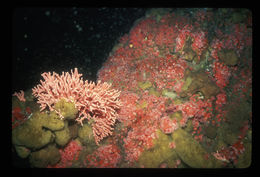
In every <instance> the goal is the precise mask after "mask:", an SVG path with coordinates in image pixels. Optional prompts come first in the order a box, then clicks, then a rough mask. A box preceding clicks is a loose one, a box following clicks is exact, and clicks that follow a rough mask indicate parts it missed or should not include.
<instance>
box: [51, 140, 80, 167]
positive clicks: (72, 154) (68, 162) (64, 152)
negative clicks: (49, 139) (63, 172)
mask: <svg viewBox="0 0 260 177" xmlns="http://www.w3.org/2000/svg"><path fill="white" fill-rule="evenodd" d="M81 150H82V147H81V145H79V143H78V142H77V141H70V142H69V144H68V145H67V146H66V147H65V148H64V149H59V152H60V155H61V160H60V161H59V162H58V163H57V164H56V165H54V166H50V165H49V166H48V168H68V167H71V166H72V164H73V162H75V161H77V160H78V159H79V153H80V151H81Z"/></svg>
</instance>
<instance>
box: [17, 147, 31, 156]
mask: <svg viewBox="0 0 260 177" xmlns="http://www.w3.org/2000/svg"><path fill="white" fill-rule="evenodd" d="M15 151H16V153H17V155H18V156H19V157H21V158H22V159H25V158H26V157H28V156H29V155H30V153H31V151H30V150H29V149H28V148H26V147H24V146H15Z"/></svg>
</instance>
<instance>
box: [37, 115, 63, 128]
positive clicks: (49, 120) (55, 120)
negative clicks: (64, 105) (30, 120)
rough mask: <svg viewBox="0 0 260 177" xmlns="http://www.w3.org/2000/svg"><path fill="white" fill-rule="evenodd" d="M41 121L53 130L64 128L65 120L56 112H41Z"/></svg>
mask: <svg viewBox="0 0 260 177" xmlns="http://www.w3.org/2000/svg"><path fill="white" fill-rule="evenodd" d="M39 116H40V117H39V121H41V125H42V126H43V127H44V128H46V129H50V130H52V131H57V130H61V129H63V128H64V120H62V119H60V117H59V116H58V115H57V114H56V113H55V112H53V111H52V112H50V114H49V115H48V114H41V115H39Z"/></svg>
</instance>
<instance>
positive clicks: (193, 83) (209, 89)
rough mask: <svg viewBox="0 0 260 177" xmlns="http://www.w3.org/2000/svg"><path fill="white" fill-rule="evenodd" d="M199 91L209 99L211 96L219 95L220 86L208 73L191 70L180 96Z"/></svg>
mask: <svg viewBox="0 0 260 177" xmlns="http://www.w3.org/2000/svg"><path fill="white" fill-rule="evenodd" d="M197 92H201V93H203V95H204V97H205V99H209V98H210V97H211V96H215V95H217V93H218V92H219V88H218V86H217V85H216V84H215V82H213V81H212V80H211V79H210V78H209V77H208V75H207V74H206V73H204V72H201V71H199V72H189V73H188V75H187V76H186V82H185V84H184V88H183V89H182V92H181V93H180V96H181V97H186V96H187V95H188V93H191V94H194V93H197Z"/></svg>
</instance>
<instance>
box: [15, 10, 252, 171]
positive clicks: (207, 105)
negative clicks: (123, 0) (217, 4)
mask: <svg viewBox="0 0 260 177" xmlns="http://www.w3.org/2000/svg"><path fill="white" fill-rule="evenodd" d="M218 15H220V14H214V13H213V12H212V11H210V10H209V11H205V10H197V11H195V12H194V14H193V16H192V17H188V16H186V15H183V14H180V13H177V12H168V13H162V14H160V13H159V12H156V11H155V12H150V14H149V15H147V16H146V17H144V18H142V19H140V20H138V21H137V22H136V23H135V25H134V27H133V28H132V29H131V30H130V32H129V34H125V35H124V36H122V37H121V38H120V40H119V44H117V45H116V46H115V47H114V49H113V50H112V52H111V53H110V55H109V57H108V59H107V60H106V62H105V63H104V64H103V67H102V68H101V69H100V70H99V72H98V74H97V76H98V81H97V83H94V82H88V81H87V80H86V81H83V79H82V77H81V76H82V74H79V73H78V70H77V68H75V69H74V71H73V70H71V73H69V72H62V74H61V75H59V74H57V73H55V72H53V73H52V74H51V73H50V72H48V73H47V72H45V73H43V74H42V77H43V80H41V81H40V84H38V85H37V86H35V87H34V88H33V89H32V94H33V96H34V97H35V98H36V99H37V103H38V104H39V106H40V113H39V114H38V113H37V115H43V114H44V115H45V114H47V113H46V112H48V115H46V117H48V116H51V115H52V114H53V115H55V116H56V117H58V118H59V119H60V120H59V121H69V120H67V119H65V118H64V117H65V116H64V114H63V111H62V110H61V108H57V106H56V105H57V104H58V103H59V102H60V101H61V99H64V100H65V102H66V103H72V104H73V106H74V107H73V108H76V110H77V111H78V113H77V114H76V115H75V116H74V119H73V121H74V122H75V121H76V122H77V123H78V124H75V125H77V126H78V127H77V126H76V128H78V129H79V130H78V132H79V131H81V132H86V133H85V134H83V135H84V136H83V137H80V136H81V135H80V133H78V135H77V133H76V136H74V138H70V140H68V142H67V143H65V145H63V146H56V147H55V148H57V149H58V150H57V151H56V152H57V153H56V154H57V160H56V161H55V163H54V162H53V161H51V160H50V159H48V160H46V163H45V164H44V165H42V166H40V167H56V168H62V167H101V168H103V167H140V168H141V167H153V168H159V167H160V168H166V167H169V168H189V167H199V168H203V167H209V168H222V167H237V168H240V167H242V168H243V167H248V166H249V165H250V162H251V159H250V156H251V140H250V139H251V134H250V133H251V121H252V116H251V114H252V112H251V105H250V103H251V102H250V100H251V99H252V86H251V84H252V78H251V77H252V58H251V48H252V29H251V27H250V26H251V25H252V21H251V15H250V14H249V15H248V14H247V13H245V16H243V18H242V17H240V18H242V19H241V20H240V21H239V19H235V20H233V21H234V22H233V21H232V20H231V21H229V22H227V21H225V23H228V25H227V26H225V27H223V24H222V22H219V21H217V20H216V19H218ZM232 18H233V16H232ZM234 18H235V17H234ZM236 18H238V17H236ZM237 21H239V23H238V22H237ZM224 25H225V24H224ZM212 26H214V27H212ZM14 96H17V97H18V99H19V100H20V101H21V102H23V104H26V102H27V101H26V100H25V99H24V92H23V91H21V93H15V94H14ZM16 101H17V100H16ZM64 104H65V103H64ZM25 107H26V106H24V107H23V108H20V107H19V106H17V107H13V110H12V119H13V123H14V122H17V121H18V122H19V121H21V120H23V119H25V120H26V121H25V123H24V122H23V123H20V124H18V125H16V126H13V131H18V130H16V129H22V127H23V126H26V124H27V122H28V121H31V122H33V121H34V120H35V119H36V118H37V116H36V113H34V112H33V111H31V110H29V109H26V110H27V111H28V112H29V113H31V112H33V116H32V117H33V118H30V119H29V120H27V116H28V114H26V115H27V116H26V115H25V112H26V111H25ZM52 112H54V113H52ZM39 119H40V118H39ZM55 120H56V119H55ZM57 121H58V120H57ZM62 123H63V122H62ZM28 124H29V123H28ZM63 124H65V125H63V127H65V128H66V127H70V124H73V123H67V124H66V123H63ZM30 125H33V123H31V124H30ZM75 125H74V126H75ZM45 127H46V126H45ZM65 128H64V129H65ZM72 129H73V128H70V129H69V130H70V132H72ZM88 130H90V131H88ZM59 131H61V130H59ZM57 132H58V131H57ZM55 134H57V136H58V133H56V130H55ZM17 136H18V135H17ZM77 136H78V137H80V138H77ZM93 136H94V140H92V139H91V137H93ZM13 139H14V140H13V144H15V145H16V146H18V145H19V146H21V147H24V148H25V149H26V152H27V151H30V152H31V155H28V157H29V159H31V160H30V161H31V163H32V164H33V165H32V166H36V167H37V165H34V158H35V156H34V155H32V154H33V153H37V151H41V149H30V148H29V147H28V146H26V144H25V143H24V144H23V143H21V140H20V139H21V138H20V139H19V138H16V137H13ZM16 139H19V140H20V141H18V140H17V141H16ZM83 140H84V141H83ZM93 141H94V143H93ZM53 142H56V140H50V141H48V143H49V144H51V143H53ZM86 142H87V143H86ZM19 143H20V144H19ZM54 144H55V143H54ZM193 147H194V149H192V148H193ZM195 147H196V148H195ZM16 149H17V148H16ZM28 149H29V150H28ZM58 157H59V158H58ZM40 160H42V159H40ZM51 162H53V163H51ZM38 166H39V165H38Z"/></svg>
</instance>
